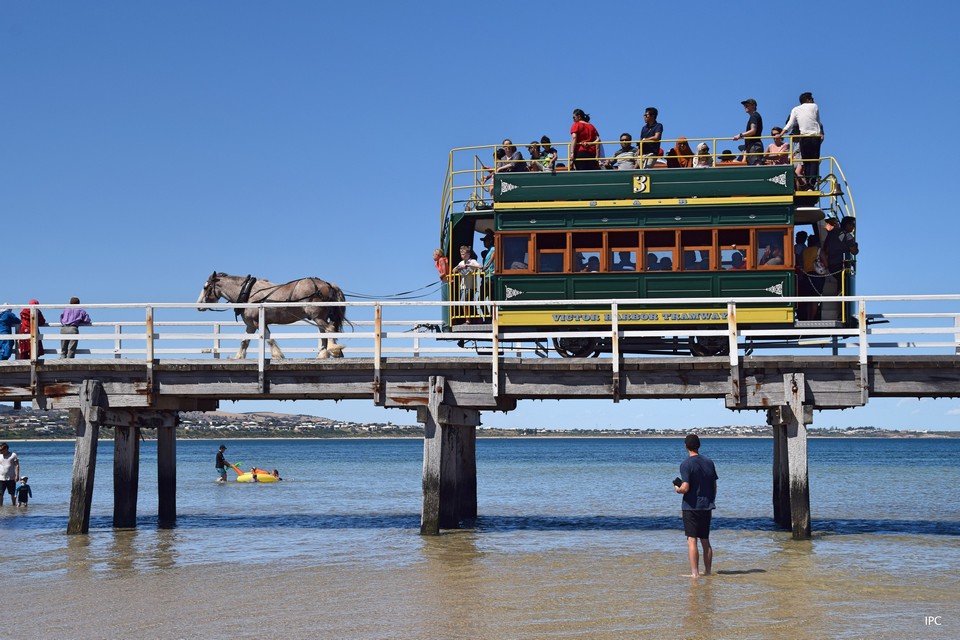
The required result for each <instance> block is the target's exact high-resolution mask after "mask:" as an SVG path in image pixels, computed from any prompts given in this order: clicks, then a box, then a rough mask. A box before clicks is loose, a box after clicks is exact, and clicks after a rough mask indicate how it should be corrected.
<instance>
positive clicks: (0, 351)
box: [0, 305, 20, 360]
mask: <svg viewBox="0 0 960 640" xmlns="http://www.w3.org/2000/svg"><path fill="white" fill-rule="evenodd" d="M19 328H20V318H18V317H17V314H15V313H14V312H13V311H11V310H10V308H9V307H7V305H3V308H2V309H0V333H5V334H7V335H10V334H11V333H13V332H14V329H19ZM14 346H15V345H14V341H13V340H0V360H9V359H10V356H12V355H13V354H14V353H16V350H15V349H14Z"/></svg>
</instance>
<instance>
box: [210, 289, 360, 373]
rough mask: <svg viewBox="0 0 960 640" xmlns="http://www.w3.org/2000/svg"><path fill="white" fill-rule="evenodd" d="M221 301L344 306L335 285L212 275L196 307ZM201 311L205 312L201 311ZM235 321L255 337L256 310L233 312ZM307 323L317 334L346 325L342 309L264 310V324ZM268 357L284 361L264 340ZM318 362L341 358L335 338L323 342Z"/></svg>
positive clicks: (276, 348) (244, 354) (240, 353)
mask: <svg viewBox="0 0 960 640" xmlns="http://www.w3.org/2000/svg"><path fill="white" fill-rule="evenodd" d="M221 298H223V299H224V300H226V301H227V302H233V303H238V304H247V303H250V304H259V303H261V302H343V301H344V300H345V298H344V296H343V291H341V290H340V287H338V286H337V285H335V284H332V283H330V282H326V281H324V280H321V279H320V278H300V279H299V280H293V281H292V282H288V283H286V284H274V283H272V282H270V281H268V280H258V279H257V278H254V277H252V276H246V277H244V276H231V275H227V274H226V273H218V272H216V271H214V272H213V273H212V274H210V277H209V278H207V281H206V283H205V284H204V285H203V289H202V290H201V291H200V297H199V298H198V299H197V303H203V302H207V303H210V302H218V301H219V300H220V299H221ZM200 311H206V309H205V308H200ZM234 313H235V314H236V316H237V317H242V318H243V323H244V324H245V325H246V326H247V333H255V332H256V331H257V329H258V328H259V326H260V311H259V309H257V308H256V307H250V308H246V309H234ZM300 320H306V321H307V322H309V323H310V324H313V325H315V326H316V327H317V329H319V330H320V334H321V335H323V334H324V333H339V332H340V330H341V329H342V328H343V323H344V322H347V316H346V306H345V305H328V306H308V305H305V306H302V307H301V306H291V307H267V308H266V309H265V310H264V323H265V324H266V325H271V324H290V323H292V322H299V321H300ZM249 344H250V340H244V341H243V342H241V343H240V350H239V351H237V355H236V358H237V359H238V360H242V359H244V358H246V357H247V346H248V345H249ZM267 344H269V345H270V354H271V356H272V357H273V358H275V359H278V360H279V359H280V358H283V352H282V351H280V347H279V346H277V343H276V342H274V341H273V339H272V338H268V339H267ZM317 357H318V358H331V357H332V358H342V357H343V346H342V345H339V344H337V341H336V340H335V339H334V338H322V342H321V348H320V352H319V353H317Z"/></svg>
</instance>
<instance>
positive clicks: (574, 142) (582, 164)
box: [570, 109, 600, 171]
mask: <svg viewBox="0 0 960 640" xmlns="http://www.w3.org/2000/svg"><path fill="white" fill-rule="evenodd" d="M599 142H600V133H599V132H597V128H596V127H595V126H593V125H592V124H590V115H589V114H587V113H584V112H583V109H574V110H573V125H572V126H571V127H570V159H571V165H572V167H571V168H572V169H573V170H575V171H593V170H598V169H600V162H599V161H598V160H597V157H598V155H599V152H600V146H599V144H598V143H599Z"/></svg>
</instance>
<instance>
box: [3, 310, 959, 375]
mask: <svg viewBox="0 0 960 640" xmlns="http://www.w3.org/2000/svg"><path fill="white" fill-rule="evenodd" d="M778 300H780V301H782V302H790V301H804V300H808V299H805V298H783V299H782V300H781V299H778ZM815 301H816V302H826V303H829V302H839V303H843V302H853V305H854V308H855V309H856V316H857V319H858V322H857V323H856V324H857V326H855V327H852V328H834V327H824V328H817V327H811V326H805V327H803V328H773V329H767V328H747V327H744V326H742V325H740V324H738V323H737V317H738V314H737V309H738V308H739V307H743V306H744V305H750V304H754V305H755V304H757V303H758V302H761V303H769V302H770V298H762V299H758V298H734V299H730V300H728V301H726V302H725V304H726V307H727V313H726V321H725V322H722V323H718V324H712V325H703V326H701V327H700V328H697V329H689V328H683V327H674V326H669V325H658V326H649V325H633V324H627V323H623V322H620V321H618V317H619V315H618V311H619V310H622V309H625V308H628V307H635V306H636V305H640V304H642V305H644V306H645V307H651V308H657V307H672V308H677V307H682V306H684V305H705V304H710V305H714V306H715V305H716V304H717V300H716V299H707V298H671V299H643V300H582V301H570V300H557V301H537V303H536V304H537V306H539V307H544V308H547V309H549V308H550V307H556V308H557V309H558V311H560V310H561V309H562V310H563V313H565V314H569V313H576V309H577V308H580V307H584V308H585V307H589V308H590V309H591V310H596V309H598V308H599V309H607V310H609V312H610V318H611V322H610V326H609V327H606V326H597V327H582V328H576V329H574V328H570V329H563V330H560V329H558V330H552V331H548V330H538V331H535V332H530V331H516V330H514V329H512V328H511V327H505V326H500V324H499V316H500V312H501V311H503V310H504V309H507V308H510V307H517V306H526V307H529V306H530V304H531V303H530V302H529V301H525V302H515V301H506V302H492V301H485V302H460V301H454V302H411V301H403V302H348V303H346V306H347V317H348V318H350V326H345V327H344V328H343V330H342V331H341V332H339V333H328V334H321V333H320V332H319V331H318V330H317V328H316V327H314V326H312V325H310V324H308V323H306V322H299V323H295V324H292V325H271V326H270V327H269V330H265V329H264V328H263V325H262V323H261V325H260V328H259V329H258V330H257V331H255V332H253V333H246V328H245V326H244V324H243V323H242V321H240V320H239V319H235V318H234V313H233V310H234V309H247V308H257V309H258V311H259V313H260V316H261V318H262V317H263V313H264V311H265V309H266V308H268V307H283V306H303V303H295V304H283V303H276V304H260V305H251V304H243V305H235V304H213V305H203V304H200V305H198V304H197V303H141V304H93V305H84V308H86V309H87V310H88V311H89V313H90V315H91V316H92V317H93V318H94V320H95V322H93V324H92V325H90V326H85V327H82V328H81V329H80V333H79V334H72V333H61V332H60V328H59V325H58V324H57V323H49V324H48V325H46V326H42V327H37V328H36V329H35V330H34V331H32V332H31V333H29V334H25V333H14V334H0V340H26V341H28V342H29V343H30V344H31V345H32V346H33V348H32V350H31V355H32V358H31V361H32V362H34V363H36V361H37V360H38V359H39V358H38V355H39V349H38V348H37V347H38V344H39V343H41V342H42V343H43V347H44V350H43V356H44V357H45V358H46V362H47V363H48V364H51V363H52V362H53V361H54V360H55V359H57V357H58V353H59V347H60V343H61V341H64V340H78V341H79V348H78V349H77V357H78V358H80V359H83V358H100V359H102V358H111V359H132V360H143V361H147V362H155V361H159V360H172V359H219V358H229V357H233V356H234V355H235V354H236V352H237V350H238V348H239V346H240V343H241V341H243V340H250V350H249V356H248V357H249V358H255V359H257V360H258V361H259V362H260V364H261V367H262V366H263V365H264V364H265V363H266V362H268V361H269V360H270V358H271V353H270V349H269V346H268V344H267V339H268V338H272V339H273V340H274V341H275V342H276V343H277V345H278V346H279V347H280V348H281V349H282V351H283V353H284V355H285V357H287V358H315V357H317V354H318V352H319V351H320V340H321V339H322V338H334V339H336V340H337V342H339V343H341V344H342V345H343V346H344V355H345V357H347V358H357V357H360V358H374V359H375V360H376V361H380V360H382V359H383V358H387V357H422V358H429V357H434V356H443V357H449V356H472V357H477V358H490V359H492V362H493V366H494V367H496V366H497V361H498V360H499V359H500V358H501V357H504V356H509V357H517V358H524V357H556V354H554V353H552V341H553V339H555V338H556V339H563V338H600V339H606V340H609V341H610V343H611V346H612V354H606V355H602V356H600V357H612V358H613V359H614V360H615V361H616V360H620V359H621V358H624V357H643V356H642V355H633V354H622V353H621V352H620V350H619V344H620V342H621V341H622V340H623V339H625V338H651V337H659V338H673V337H676V338H688V337H711V338H713V339H714V341H716V340H718V339H719V340H724V341H726V343H727V344H728V345H729V355H725V356H721V357H723V358H728V359H729V361H730V364H731V366H737V364H738V363H739V362H740V360H742V359H743V358H744V357H746V356H748V355H750V354H752V353H754V352H757V351H760V350H763V351H766V352H767V353H769V354H771V355H772V354H776V353H796V352H797V350H802V351H803V353H804V354H805V355H816V354H822V355H824V356H849V355H855V356H857V358H858V359H859V360H860V362H861V363H866V362H867V358H869V356H871V355H878V354H884V355H891V354H893V355H896V354H903V355H911V356H915V355H946V354H949V355H958V354H960V295H920V296H854V297H850V296H834V297H820V298H816V299H815ZM316 304H317V306H329V303H326V305H325V303H316ZM464 305H467V306H470V305H474V306H478V307H483V308H484V310H485V313H486V314H487V317H488V318H489V323H488V324H481V325H465V326H461V327H459V330H458V331H456V332H453V333H451V332H442V331H441V330H440V329H441V323H440V320H439V318H440V316H441V312H442V309H441V307H452V306H453V307H462V306H464ZM29 308H30V309H31V314H32V316H33V318H34V322H33V326H34V327H36V317H37V312H38V310H44V311H45V312H46V315H49V316H53V317H56V316H55V310H59V309H60V308H61V307H55V306H53V305H35V306H32V307H29ZM199 308H205V309H216V310H219V311H224V312H226V313H224V314H223V315H222V316H220V317H218V318H215V319H210V318H209V315H210V314H209V313H208V314H201V313H199V312H198V309H199ZM6 362H7V363H9V362H12V361H10V360H8V361H6ZM3 364H5V363H4V362H0V366H3ZM614 366H616V365H614Z"/></svg>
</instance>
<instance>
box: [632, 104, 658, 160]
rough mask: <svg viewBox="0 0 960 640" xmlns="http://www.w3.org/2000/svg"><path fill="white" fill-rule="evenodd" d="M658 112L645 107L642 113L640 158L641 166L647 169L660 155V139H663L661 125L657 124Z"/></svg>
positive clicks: (654, 108)
mask: <svg viewBox="0 0 960 640" xmlns="http://www.w3.org/2000/svg"><path fill="white" fill-rule="evenodd" d="M658 115H659V112H658V111H657V109H656V107H647V108H646V110H645V111H644V112H643V128H642V129H640V148H639V150H638V151H637V155H638V156H640V159H641V166H642V168H644V169H649V168H650V167H652V166H653V165H654V164H656V162H657V156H659V155H660V139H661V138H662V137H663V125H662V124H660V123H659V122H657V116H658Z"/></svg>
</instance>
